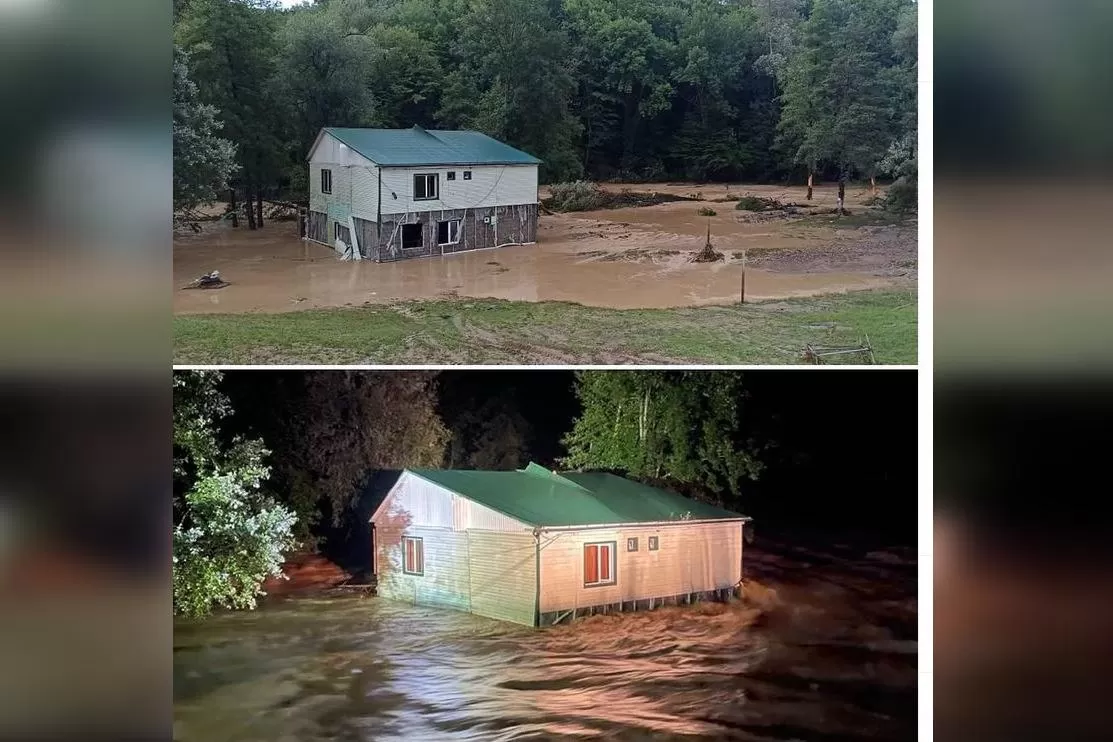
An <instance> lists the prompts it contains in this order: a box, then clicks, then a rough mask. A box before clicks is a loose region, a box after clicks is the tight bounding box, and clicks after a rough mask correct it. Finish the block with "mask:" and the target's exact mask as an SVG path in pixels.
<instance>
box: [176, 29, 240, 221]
mask: <svg viewBox="0 0 1113 742" xmlns="http://www.w3.org/2000/svg"><path fill="white" fill-rule="evenodd" d="M173 106H174V121H173V135H174V210H175V211H188V210H190V209H195V208H197V207H198V206H199V205H201V204H210V203H212V202H213V201H215V200H216V197H217V191H219V190H221V189H223V188H225V187H227V183H228V176H229V175H231V174H232V172H233V170H234V169H235V167H236V164H235V157H236V148H235V145H233V144H232V143H231V142H229V141H228V140H227V139H222V138H220V136H218V132H219V131H220V129H221V126H222V124H221V123H220V121H218V120H217V111H216V109H215V108H214V107H213V106H208V105H205V104H204V103H201V101H200V99H199V97H198V95H197V86H196V85H195V84H194V83H193V81H192V80H190V79H189V70H188V56H187V55H186V54H185V53H184V52H183V51H181V50H180V49H179V48H177V47H174V92H173Z"/></svg>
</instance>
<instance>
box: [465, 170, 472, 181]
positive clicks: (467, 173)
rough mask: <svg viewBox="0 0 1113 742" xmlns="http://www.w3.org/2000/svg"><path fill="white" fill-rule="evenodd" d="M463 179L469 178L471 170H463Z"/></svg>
mask: <svg viewBox="0 0 1113 742" xmlns="http://www.w3.org/2000/svg"><path fill="white" fill-rule="evenodd" d="M464 180H471V170H465V171H464Z"/></svg>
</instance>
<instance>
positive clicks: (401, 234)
mask: <svg viewBox="0 0 1113 742" xmlns="http://www.w3.org/2000/svg"><path fill="white" fill-rule="evenodd" d="M406 227H409V228H410V230H411V231H413V228H414V227H417V228H418V230H419V231H418V233H419V234H420V235H421V244H420V245H411V246H410V247H406ZM398 243H399V244H400V245H401V246H402V249H403V250H424V249H425V225H424V224H423V223H422V222H411V223H409V224H403V225H402V227H401V228H400V229H399V230H398Z"/></svg>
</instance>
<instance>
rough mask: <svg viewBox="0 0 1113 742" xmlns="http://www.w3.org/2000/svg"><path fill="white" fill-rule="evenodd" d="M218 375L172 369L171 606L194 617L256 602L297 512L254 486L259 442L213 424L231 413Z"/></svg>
mask: <svg viewBox="0 0 1113 742" xmlns="http://www.w3.org/2000/svg"><path fill="white" fill-rule="evenodd" d="M220 378H221V377H220V374H219V373H213V372H203V371H198V372H192V373H184V374H178V375H175V376H174V480H175V481H174V485H175V494H174V521H175V524H176V525H175V527H174V553H173V564H174V582H173V594H174V613H176V614H180V615H185V616H190V617H192V618H200V617H203V616H205V615H207V614H208V613H209V612H210V611H212V609H213V607H214V606H219V607H222V608H229V609H237V610H242V609H250V608H254V607H255V604H256V600H257V598H258V596H259V595H262V594H263V591H262V589H261V586H262V584H263V581H264V580H266V579H267V577H280V576H282V563H283V559H284V556H285V554H286V552H288V551H289V550H290V549H292V548H293V546H294V535H293V526H294V522H295V520H296V516H295V515H294V513H293V512H291V511H290V510H288V509H287V508H285V507H283V506H282V505H279V504H277V503H275V502H274V501H273V500H272V499H270V498H268V497H265V496H263V495H262V494H261V493H260V491H259V485H260V483H261V482H262V481H263V480H264V479H265V478H266V477H267V476H268V475H269V473H270V470H269V469H268V467H266V466H265V465H264V464H263V459H264V458H265V457H266V456H267V455H268V451H267V450H266V448H264V447H263V442H262V441H261V440H244V439H242V438H239V437H234V438H231V439H230V440H229V439H227V438H226V437H225V436H223V435H221V432H220V431H219V429H218V425H219V422H220V421H221V420H223V419H224V418H226V417H227V416H228V415H230V414H231V412H232V410H231V406H230V404H229V402H228V398H227V397H226V396H225V395H224V393H223V392H222V391H221V390H220V389H219V387H218V386H217V385H218V383H219V381H220Z"/></svg>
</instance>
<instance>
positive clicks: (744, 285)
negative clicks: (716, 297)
mask: <svg viewBox="0 0 1113 742" xmlns="http://www.w3.org/2000/svg"><path fill="white" fill-rule="evenodd" d="M738 303H739V304H745V303H746V251H745V250H743V251H742V297H741V298H740V299H739V301H738Z"/></svg>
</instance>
